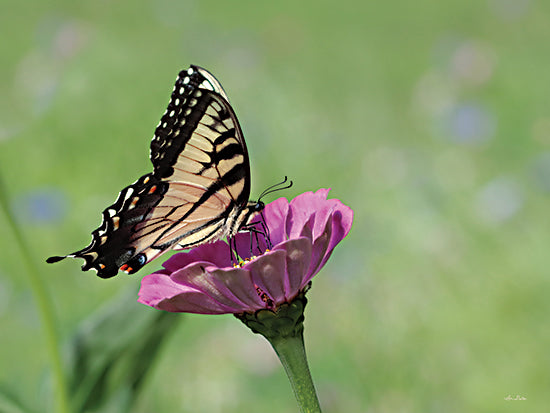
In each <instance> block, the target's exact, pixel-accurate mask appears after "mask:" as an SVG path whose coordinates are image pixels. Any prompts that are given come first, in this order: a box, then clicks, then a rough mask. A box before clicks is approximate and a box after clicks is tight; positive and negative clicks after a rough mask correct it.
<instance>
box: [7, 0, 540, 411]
mask: <svg viewBox="0 0 550 413" xmlns="http://www.w3.org/2000/svg"><path fill="white" fill-rule="evenodd" d="M0 31H1V35H2V41H1V43H0V44H1V46H0V47H1V54H2V65H0V79H1V80H0V172H1V174H2V176H3V178H4V180H5V181H6V186H7V189H8V193H9V197H10V203H11V206H12V208H13V210H14V212H15V214H16V216H17V218H18V220H19V222H20V224H21V227H22V230H23V231H24V233H25V235H26V236H27V238H28V240H29V243H30V246H31V253H32V255H33V256H34V258H35V260H36V262H37V264H38V265H39V269H40V271H41V275H42V277H43V278H44V280H46V282H47V286H48V289H49V292H50V294H51V296H52V299H53V300H54V303H55V311H56V315H57V317H58V321H59V327H60V334H61V335H62V337H65V338H66V337H69V336H70V335H71V333H72V332H73V331H74V330H75V328H77V326H78V325H79V323H81V321H82V320H83V319H84V318H86V317H87V316H88V314H90V313H91V312H93V311H94V310H95V309H96V308H98V307H101V305H102V304H103V303H105V302H106V301H108V300H109V299H110V298H111V297H115V296H116V295H117V294H118V293H119V292H121V291H122V290H128V289H133V290H135V291H136V292H137V289H138V288H139V281H140V278H141V276H143V275H145V274H147V273H148V272H152V271H154V270H155V269H157V268H159V267H160V264H161V261H162V260H158V261H154V262H153V263H151V264H149V265H148V267H147V268H146V269H145V270H142V271H141V272H140V273H139V274H138V275H134V276H131V277H128V276H126V275H121V276H118V277H116V278H114V279H110V280H100V279H99V278H97V277H95V276H94V274H93V273H92V272H90V273H82V272H81V271H80V265H81V262H80V261H78V262H77V261H70V262H63V263H60V264H57V265H55V266H53V265H52V266H49V265H46V264H45V263H44V259H45V258H46V257H48V256H50V255H54V254H61V253H68V252H70V251H74V250H75V249H78V248H82V247H84V246H85V245H87V243H88V242H89V239H90V235H89V234H90V232H91V231H92V230H93V229H95V228H96V227H97V226H98V225H99V223H100V222H101V217H100V212H101V211H102V210H103V209H104V208H105V207H106V206H107V205H109V204H111V203H112V202H113V201H114V200H115V198H116V196H117V194H118V191H119V190H120V189H121V188H123V187H124V186H126V185H128V184H129V183H131V182H133V181H134V180H135V179H137V178H138V177H139V176H141V175H142V174H144V173H147V172H149V171H150V170H151V165H150V162H149V160H148V154H149V139H150V137H151V136H152V134H153V131H154V127H155V125H156V124H157V123H158V120H159V119H160V116H161V114H162V113H163V112H164V110H165V106H166V104H167V103H168V99H169V96H170V93H171V90H172V86H173V82H174V80H175V78H176V75H177V73H178V71H179V70H180V69H183V68H186V67H188V66H189V64H198V65H201V66H203V67H205V68H207V69H208V70H210V71H211V72H212V73H214V74H215V76H216V77H217V78H218V79H219V80H220V81H221V83H222V84H223V86H224V88H225V90H226V91H227V93H228V95H229V97H230V99H231V102H232V104H233V106H234V108H235V110H236V112H237V114H238V116H239V119H240V122H241V125H242V128H243V130H244V134H245V136H246V139H247V143H248V148H249V152H250V157H251V164H252V174H253V176H252V180H253V188H252V197H254V196H257V194H259V192H260V191H261V190H262V189H264V188H265V187H266V186H268V185H270V184H273V183H275V182H278V181H279V180H280V179H281V178H282V177H283V176H284V175H288V176H290V177H291V178H292V179H293V180H294V183H295V185H294V186H293V187H292V189H290V190H289V191H287V192H286V194H285V195H286V196H287V197H289V198H291V197H294V196H295V195H297V194H298V193H301V192H304V191H308V190H316V189H318V188H320V187H331V188H332V191H331V195H332V196H333V197H337V198H339V199H341V200H342V201H343V202H344V203H346V204H348V205H350V206H351V207H352V208H353V209H354V210H355V222H354V227H353V229H352V231H351V234H350V235H349V237H348V238H347V239H346V240H344V242H343V243H342V244H341V245H340V246H338V247H337V249H336V250H335V253H334V254H333V257H332V259H331V261H330V262H329V264H328V265H327V267H326V268H325V269H324V271H322V272H321V273H320V274H319V276H318V277H317V278H316V279H315V280H314V283H313V289H312V290H311V291H310V293H309V295H308V297H309V299H310V303H309V305H308V308H307V311H306V346H307V348H308V355H309V360H310V367H311V370H312V373H313V376H314V380H315V382H316V385H317V387H318V392H319V395H320V398H321V403H322V405H323V406H324V411H325V412H344V411H345V412H369V413H373V412H376V413H383V412H442V411H444V412H451V413H452V412H465V411H466V412H506V411H510V412H515V411H529V412H535V411H540V412H542V411H547V408H548V406H549V405H550V391H549V390H550V368H549V367H550V353H549V345H550V327H549V324H548V321H547V320H548V314H550V300H549V298H550V294H549V287H550V278H549V275H550V274H549V270H548V264H547V263H548V252H547V250H548V244H549V241H550V233H549V231H550V222H549V219H548V216H549V205H550V100H549V96H550V93H549V92H550V88H549V86H550V75H549V73H550V70H549V68H550V48H549V45H548V40H549V36H550V3H548V2H543V1H535V0H488V1H487V0H483V1H473V0H472V1H463V0H452V1H445V2H441V1H436V0H419V1H415V2H409V1H395V2H386V3H383V2H375V1H370V2H359V1H339V2H328V1H316V2H309V1H304V2H294V1H292V2H291V1H278V2H256V1H241V2H224V1H213V0H207V1H172V0H160V1H152V0H149V1H146V0H137V1H128V0H124V1H117V2H111V1H105V0H95V1H79V2H73V1H66V0H65V1H49V2H39V1H32V2H20V1H15V0H3V1H2V13H1V14H0ZM0 226H1V230H2V237H1V238H0V250H1V257H0V258H1V259H0V323H1V324H0V328H1V338H0V342H1V346H0V366H1V368H0V380H1V381H3V382H9V383H11V384H14V385H15V386H16V387H17V388H18V389H19V390H20V391H21V393H23V394H26V395H28V398H29V399H33V398H34V397H36V396H37V395H40V394H42V393H44V392H47V389H48V386H47V384H45V383H46V382H47V378H48V371H49V370H48V365H49V360H48V356H47V352H46V351H45V345H44V338H43V337H44V336H43V332H42V329H41V326H40V322H39V316H38V313H37V309H36V306H35V302H34V300H33V296H32V294H31V292H30V288H29V282H28V278H27V277H26V275H25V273H24V267H23V265H22V262H21V259H22V258H21V254H20V250H19V248H18V246H17V245H16V244H15V242H14V238H13V235H12V233H11V232H9V231H7V225H6V221H5V217H4V216H2V217H0ZM135 305H136V306H140V305H139V304H137V303H136V304H135ZM141 307H142V308H143V311H151V310H150V309H149V308H147V307H145V306H141ZM129 322H131V320H130V321H129ZM112 340H117V337H116V336H113V337H112ZM508 395H512V396H515V395H521V396H523V397H525V398H526V399H527V400H525V401H506V400H504V399H505V397H506V396H508ZM260 410H261V411H263V412H266V413H269V412H279V413H280V412H294V411H296V410H297V407H296V404H295V400H294V398H293V395H292V393H291V390H290V386H289V384H288V382H287V379H286V377H285V375H284V373H283V371H282V368H281V367H280V366H279V365H278V362H277V360H276V359H275V356H274V355H273V352H272V350H271V349H270V348H269V346H268V344H267V343H266V342H264V340H263V338H261V337H259V336H253V335H252V334H250V333H249V332H248V331H247V330H246V329H245V328H244V326H242V325H241V324H240V323H239V322H238V321H237V320H235V319H234V318H233V317H231V316H219V317H213V316H210V317H209V316H182V322H181V323H180V324H179V326H178V328H177V330H176V331H174V334H172V335H171V336H170V337H169V339H168V341H167V342H166V343H165V346H164V348H163V351H162V353H161V356H160V358H159V359H158V362H157V364H156V365H155V368H154V370H153V372H152V374H151V375H150V377H148V378H147V381H146V385H145V387H144V389H143V392H142V394H141V396H140V399H139V401H138V407H137V408H136V410H135V411H136V412H138V413H139V412H152V411H158V412H167V411H178V412H214V413H215V412H254V411H260Z"/></svg>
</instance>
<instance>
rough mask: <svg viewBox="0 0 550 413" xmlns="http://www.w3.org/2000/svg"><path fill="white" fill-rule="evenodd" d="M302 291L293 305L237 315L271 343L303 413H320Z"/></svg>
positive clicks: (287, 304)
mask: <svg viewBox="0 0 550 413" xmlns="http://www.w3.org/2000/svg"><path fill="white" fill-rule="evenodd" d="M308 288H309V285H308V287H307V288H305V289H304V290H302V292H300V294H298V296H297V297H295V298H294V299H293V300H292V301H291V302H290V303H283V304H281V305H280V306H279V307H278V308H277V309H276V310H268V309H264V310H259V311H256V312H255V313H253V314H251V313H243V314H235V316H236V317H237V318H238V319H239V320H241V321H242V322H243V323H244V324H245V325H246V326H247V327H248V328H250V329H251V330H252V331H253V332H254V333H256V334H261V335H262V336H264V337H265V338H266V339H267V341H269V343H270V344H271V346H272V347H273V349H274V350H275V352H276V353H277V355H278V356H279V360H281V364H282V365H283V367H284V368H285V371H286V375H287V376H288V379H289V380H290V385H291V386H292V390H294V395H295V396H296V400H297V401H298V405H299V406H300V411H301V412H302V413H320V412H321V407H320V406H319V400H318V399H317V393H316V392H315V386H314V385H313V380H312V379H311V374H310V372H309V367H308V365H307V357H306V350H305V347H304V310H305V308H306V304H307V299H306V291H307V289H308Z"/></svg>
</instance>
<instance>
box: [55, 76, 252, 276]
mask: <svg viewBox="0 0 550 413" xmlns="http://www.w3.org/2000/svg"><path fill="white" fill-rule="evenodd" d="M150 157H151V162H152V163H153V168H154V171H153V173H151V174H147V175H144V176H143V177H141V178H140V179H139V180H138V181H136V182H135V183H134V184H132V185H130V186H128V187H126V188H124V189H123V190H122V191H121V192H120V194H119V197H118V198H117V201H116V202H115V203H114V204H113V205H111V206H110V207H108V208H106V209H105V211H104V212H103V222H102V224H101V226H100V227H99V228H98V229H96V230H95V231H94V232H93V233H92V238H93V239H92V243H91V244H90V245H89V246H88V247H86V248H84V249H83V250H80V251H77V252H75V253H73V254H70V255H68V256H70V257H80V258H84V259H85V260H86V263H85V265H84V266H83V270H88V269H95V270H97V273H98V275H99V276H101V277H105V278H107V277H111V276H114V275H116V273H117V272H118V270H119V269H121V270H123V271H126V272H128V273H133V272H135V271H137V270H139V269H140V268H141V267H142V266H143V265H145V264H146V263H147V262H149V261H151V260H152V259H154V258H156V257H157V256H159V255H160V254H162V253H164V252H166V251H167V250H169V249H171V248H178V249H180V248H190V247H193V246H197V245H200V244H203V243H205V242H208V241H213V240H215V239H218V238H220V237H224V236H226V235H232V234H231V231H233V230H234V229H233V228H229V224H228V219H229V218H230V217H234V216H235V215H236V214H239V213H240V212H242V211H243V210H244V209H245V208H247V206H246V205H247V203H248V197H249V194H250V166H249V161H248V153H247V150H246V144H245V142H244V138H243V135H242V132H241V129H240V126H239V123H238V120H237V117H236V116H235V113H234V112H233V109H232V108H231V106H230V104H229V102H228V101H227V95H226V94H225V91H224V90H223V88H222V87H221V85H220V84H219V82H218V81H217V80H216V79H215V78H214V76H212V75H211V74H210V73H208V72H207V71H206V70H204V69H202V68H199V67H197V66H191V68H190V69H189V70H187V71H182V72H180V75H179V76H178V79H177V80H176V84H175V86H174V90H173V92H172V96H171V99H170V102H169V104H168V108H167V110H166V112H165V113H164V115H163V116H162V118H161V121H160V123H159V125H158V126H157V128H156V130H155V135H154V137H153V140H152V142H151V153H150ZM237 230H238V228H237ZM61 258H64V257H52V258H51V259H49V260H48V262H55V261H57V260H59V259H61Z"/></svg>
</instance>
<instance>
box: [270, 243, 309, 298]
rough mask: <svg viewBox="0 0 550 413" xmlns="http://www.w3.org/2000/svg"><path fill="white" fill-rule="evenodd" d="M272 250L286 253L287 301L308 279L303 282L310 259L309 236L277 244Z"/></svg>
mask: <svg viewBox="0 0 550 413" xmlns="http://www.w3.org/2000/svg"><path fill="white" fill-rule="evenodd" d="M274 250H283V251H285V253H286V254H285V259H286V280H285V301H289V300H291V299H293V298H294V297H296V295H297V294H298V292H300V290H301V289H302V288H303V287H304V286H305V285H306V284H307V282H308V281H309V280H307V281H305V282H304V280H305V277H306V275H307V272H308V268H309V264H310V261H311V241H310V240H309V238H297V239H293V240H289V241H286V242H284V243H282V244H279V245H277V246H276V247H275V248H274Z"/></svg>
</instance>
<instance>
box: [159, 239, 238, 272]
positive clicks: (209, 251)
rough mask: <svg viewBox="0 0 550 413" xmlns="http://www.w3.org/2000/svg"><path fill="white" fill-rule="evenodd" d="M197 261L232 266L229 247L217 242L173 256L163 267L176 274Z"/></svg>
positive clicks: (224, 243)
mask: <svg viewBox="0 0 550 413" xmlns="http://www.w3.org/2000/svg"><path fill="white" fill-rule="evenodd" d="M197 261H206V262H209V263H211V264H214V265H216V266H218V267H228V266H230V265H231V259H230V256H229V246H228V245H227V243H226V242H225V241H216V242H213V243H209V244H203V245H200V246H198V247H196V248H193V249H192V250H191V251H189V252H180V253H178V254H174V255H172V256H171V257H170V258H168V260H166V261H165V262H164V263H163V264H162V266H163V267H164V268H166V269H167V270H168V271H170V272H174V271H177V270H179V269H180V268H183V267H185V266H187V265H189V264H193V263H195V262H197Z"/></svg>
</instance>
